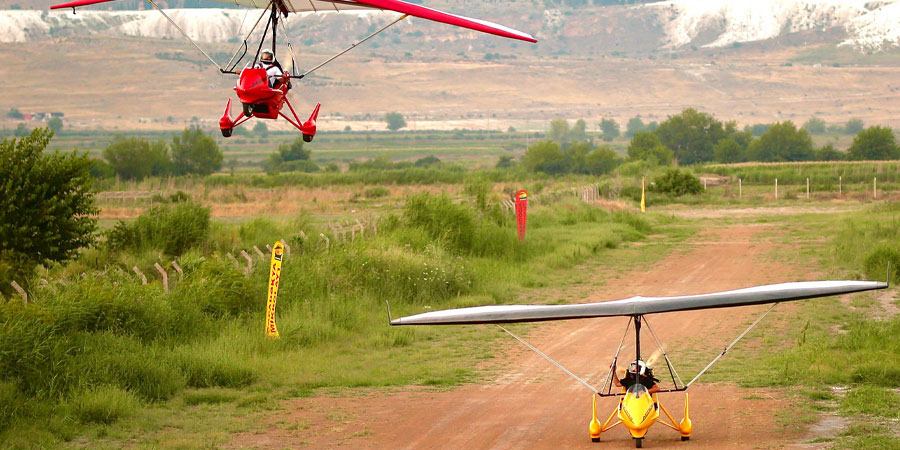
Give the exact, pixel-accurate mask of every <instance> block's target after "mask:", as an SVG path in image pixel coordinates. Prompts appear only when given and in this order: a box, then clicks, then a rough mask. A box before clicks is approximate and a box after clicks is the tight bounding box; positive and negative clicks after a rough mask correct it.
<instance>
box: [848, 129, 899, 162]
mask: <svg viewBox="0 0 900 450" xmlns="http://www.w3.org/2000/svg"><path fill="white" fill-rule="evenodd" d="M848 153H849V154H848V156H847V158H848V159H855V160H874V159H900V147H898V146H897V141H896V138H895V137H894V130H892V129H891V128H890V127H880V126H873V127H869V128H868V129H866V130H862V131H860V132H859V134H857V135H856V137H855V138H854V139H853V145H851V146H850V150H849V151H848Z"/></svg>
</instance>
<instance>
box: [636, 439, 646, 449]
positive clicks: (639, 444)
mask: <svg viewBox="0 0 900 450" xmlns="http://www.w3.org/2000/svg"><path fill="white" fill-rule="evenodd" d="M643 447H644V438H637V439H635V440H634V448H643Z"/></svg>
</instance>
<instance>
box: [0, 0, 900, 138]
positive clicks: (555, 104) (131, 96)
mask: <svg viewBox="0 0 900 450" xmlns="http://www.w3.org/2000/svg"><path fill="white" fill-rule="evenodd" d="M19 3H25V2H19ZM425 3H426V4H428V5H429V6H433V7H437V8H440V9H444V10H447V11H451V12H457V13H464V14H467V15H469V16H472V17H478V18H484V19H487V20H493V21H497V22H500V23H503V24H504V25H508V26H511V27H513V28H517V29H520V30H523V31H526V32H529V33H533V34H534V35H535V36H536V37H537V38H538V39H539V43H538V44H536V45H531V44H526V43H521V42H515V41H511V40H505V39H500V38H495V37H492V36H486V35H483V34H480V33H476V32H470V31H468V30H461V29H457V28H453V27H450V26H445V25H441V24H435V23H432V22H428V21H425V20H421V19H414V18H411V19H407V20H404V21H402V22H400V23H398V24H397V25H395V26H394V27H392V28H391V29H389V30H388V31H386V32H385V33H383V34H382V35H379V36H378V37H376V38H374V39H372V40H371V41H369V42H367V43H366V44H364V45H362V46H360V47H359V48H357V49H355V50H353V51H352V52H351V53H349V54H347V55H346V56H344V57H342V58H340V59H338V60H337V61H335V62H334V63H332V64H331V65H329V66H327V67H325V68H323V69H322V70H321V71H319V72H318V73H317V74H316V75H315V76H313V77H310V78H309V79H307V80H304V82H303V83H300V85H301V86H300V87H302V89H298V90H296V93H295V95H298V96H299V97H300V98H298V99H297V100H296V102H297V106H298V107H299V108H300V109H301V110H306V109H308V108H309V107H310V106H311V105H312V104H314V103H315V102H316V101H321V102H322V103H323V111H322V114H323V116H324V117H326V118H327V120H322V121H321V127H322V128H325V129H343V128H344V126H347V125H350V126H351V127H353V128H354V129H363V128H367V127H368V128H371V129H378V128H381V127H382V126H383V125H382V124H379V123H378V122H377V118H379V117H381V116H382V115H383V114H384V112H385V111H391V110H397V111H401V112H403V113H404V114H405V115H407V116H408V117H410V118H412V119H413V122H412V123H411V124H410V127H420V128H451V129H452V128H463V127H464V128H492V129H506V128H507V127H509V126H515V127H516V128H519V129H523V128H529V129H542V128H543V127H544V126H545V124H546V122H547V121H549V120H550V119H552V118H554V117H568V118H573V119H574V118H578V117H584V118H587V119H589V123H593V122H595V121H596V122H599V119H600V118H601V117H614V118H616V119H618V120H620V121H622V122H624V121H625V120H627V119H628V118H629V117H633V116H634V115H637V114H641V115H642V116H643V117H644V118H645V119H649V120H658V119H663V118H665V116H666V115H667V114H672V113H674V112H677V111H679V110H681V109H682V108H684V107H687V106H694V107H699V108H701V109H704V110H707V111H711V112H713V113H716V114H717V115H718V116H719V117H721V118H723V119H729V120H737V121H739V122H741V123H756V122H769V121H773V120H785V119H791V120H795V121H799V122H802V121H804V120H806V119H807V118H808V117H810V116H813V115H817V116H820V117H823V118H825V119H826V120H827V121H831V122H843V121H846V120H847V119H848V118H850V117H860V118H862V119H863V120H865V121H866V122H867V123H874V122H878V123H886V124H893V125H900V119H898V118H895V115H894V112H893V109H894V108H893V105H894V104H896V101H897V100H898V97H900V83H897V82H896V80H898V79H900V77H898V76H897V75H898V73H897V72H898V70H900V60H898V58H897V57H896V56H897V55H898V54H900V47H898V43H900V1H885V2H875V3H873V2H863V1H856V0H853V1H836V0H821V1H800V0H761V1H758V2H742V1H738V0H729V1H722V2H714V3H713V2H702V1H688V0H680V1H679V0H676V1H668V2H656V3H649V4H643V5H637V6H608V7H603V6H579V7H563V6H560V7H556V8H548V7H546V6H544V3H540V4H538V3H534V2H510V3H472V2H463V1H455V2H448V1H443V2H438V1H435V2H431V1H428V2H425ZM204 4H207V5H208V4H210V3H209V2H205V3H204ZM170 13H171V15H172V17H173V18H174V19H175V20H176V21H177V22H179V23H181V24H182V25H183V26H184V28H185V30H186V31H187V32H188V33H189V34H191V35H192V36H193V37H194V38H195V39H198V40H199V41H201V42H202V43H203V44H202V45H203V46H204V47H206V48H207V49H209V51H210V52H211V54H212V55H213V56H214V58H216V59H217V60H218V61H220V62H223V63H224V62H225V61H226V60H228V58H229V57H230V55H231V54H232V52H233V50H234V49H235V47H236V46H237V45H238V44H237V40H236V37H237V36H240V35H243V34H245V33H247V32H248V29H249V25H250V24H251V23H252V22H253V21H255V19H256V15H255V14H256V13H253V12H247V11H246V10H237V9H179V10H172V11H170ZM392 17H396V16H395V15H394V14H393V13H387V12H342V13H320V14H299V15H295V16H292V17H290V18H289V20H288V21H287V24H286V25H287V36H288V38H289V39H290V40H291V41H292V42H293V44H294V48H295V52H296V55H297V60H298V61H297V62H298V66H300V67H301V68H307V67H311V66H313V65H314V64H316V63H317V62H319V61H320V60H323V59H325V58H326V57H328V56H329V55H330V54H333V53H334V52H336V51H339V50H340V49H343V48H344V47H346V46H347V45H349V44H350V43H352V42H353V41H354V40H356V39H358V38H360V37H362V36H365V35H366V34H368V33H370V32H372V31H374V30H375V29H377V28H378V27H380V26H381V25H382V24H386V23H388V22H389V21H390V20H391V18H392ZM0 41H2V43H0V61H2V62H3V63H5V64H3V65H2V69H0V76H3V77H4V80H8V82H5V83H4V87H3V88H2V94H3V95H2V96H0V108H2V109H3V110H7V109H9V108H13V107H16V108H19V109H20V110H22V111H63V112H65V113H66V119H67V122H69V124H70V126H73V127H76V128H79V127H82V128H95V127H103V128H115V127H118V128H122V129H129V128H173V127H174V128H177V127H180V126H183V125H184V124H186V123H190V121H191V119H194V118H196V119H197V120H199V121H200V123H203V124H204V125H205V126H210V127H214V123H215V120H216V119H217V117H218V115H220V114H221V109H222V108H223V107H224V102H225V99H226V98H227V96H228V95H233V94H231V92H230V88H231V87H232V86H233V79H232V78H230V77H223V76H220V75H218V74H217V73H216V70H215V69H214V68H213V67H212V66H211V65H209V64H208V63H207V62H205V61H204V60H203V59H202V56H200V55H199V54H197V53H196V51H195V50H193V49H192V48H191V47H190V46H189V45H188V44H186V43H185V42H184V41H183V40H182V39H181V38H180V36H179V35H177V32H176V31H174V30H173V29H172V28H171V27H170V26H169V25H168V24H167V23H166V22H165V20H164V19H163V18H162V17H160V15H159V14H158V13H156V12H155V11H79V13H78V14H76V15H72V14H71V13H65V12H52V13H51V12H47V11H27V10H7V11H0ZM280 48H282V49H283V48H284V47H280ZM23 55H24V56H23ZM283 58H284V56H283ZM23 74H28V76H23ZM48 80H53V81H52V82H48ZM110 86H113V87H114V88H113V89H110ZM498 99H499V100H500V101H498ZM298 113H300V112H298ZM301 114H302V113H301ZM204 121H205V122H204ZM2 125H3V126H5V127H14V126H15V122H14V121H10V120H6V121H5V123H3V124H2Z"/></svg>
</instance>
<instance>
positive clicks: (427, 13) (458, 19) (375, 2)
mask: <svg viewBox="0 0 900 450" xmlns="http://www.w3.org/2000/svg"><path fill="white" fill-rule="evenodd" d="M110 1H115V0H75V1H72V2H68V3H63V4H59V5H53V6H51V7H50V9H61V8H77V7H79V6H87V5H94V4H97V3H105V2H110ZM212 1H217V2H220V3H228V4H232V5H234V4H237V5H243V6H248V7H251V8H267V7H269V5H270V3H269V2H268V1H265V0H212ZM279 3H280V6H281V7H282V10H283V11H285V12H307V11H316V12H319V11H340V10H350V9H383V10H387V11H395V12H399V13H403V14H409V15H410V16H414V17H421V18H423V19H428V20H433V21H435V22H441V23H446V24H449V25H454V26H457V27H463V28H468V29H470V30H475V31H481V32H484V33H489V34H493V35H497V36H501V37H505V38H510V39H519V40H522V41H527V42H537V40H536V39H535V38H534V37H532V36H531V35H530V34H528V33H523V32H521V31H518V30H514V29H512V28H508V27H505V26H503V25H498V24H496V23H493V22H488V21H486V20H480V19H472V18H469V17H463V16H458V15H456V14H450V13H445V12H443V11H438V10H436V9H432V8H428V7H425V6H421V5H416V4H412V3H407V2H404V1H401V0H283V1H281V2H279Z"/></svg>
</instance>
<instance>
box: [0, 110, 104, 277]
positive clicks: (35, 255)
mask: <svg viewBox="0 0 900 450" xmlns="http://www.w3.org/2000/svg"><path fill="white" fill-rule="evenodd" d="M52 137H53V132H52V131H50V130H48V129H45V128H37V129H35V130H34V131H33V132H32V133H31V135H30V136H27V137H24V138H21V139H4V140H3V141H2V142H0V161H3V164H2V165H0V179H2V180H3V183H0V294H2V293H8V292H9V290H10V282H11V281H17V282H18V283H20V284H26V285H27V283H26V282H27V281H28V280H29V279H30V278H31V272H32V271H33V270H34V268H35V266H37V265H38V264H47V263H50V262H60V261H65V260H68V259H70V258H72V257H73V256H75V254H76V252H77V251H78V249H80V248H82V247H84V246H86V245H90V244H91V243H92V242H93V234H94V231H95V230H96V227H97V221H96V219H95V218H93V217H92V215H93V214H95V213H96V212H97V209H96V208H95V207H94V193H93V191H92V186H93V181H92V179H91V176H90V167H91V161H90V160H89V159H88V158H87V156H85V155H78V154H77V153H68V154H60V153H53V154H48V155H45V154H43V151H44V149H45V148H46V147H47V144H49V143H50V139H51V138H52Z"/></svg>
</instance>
